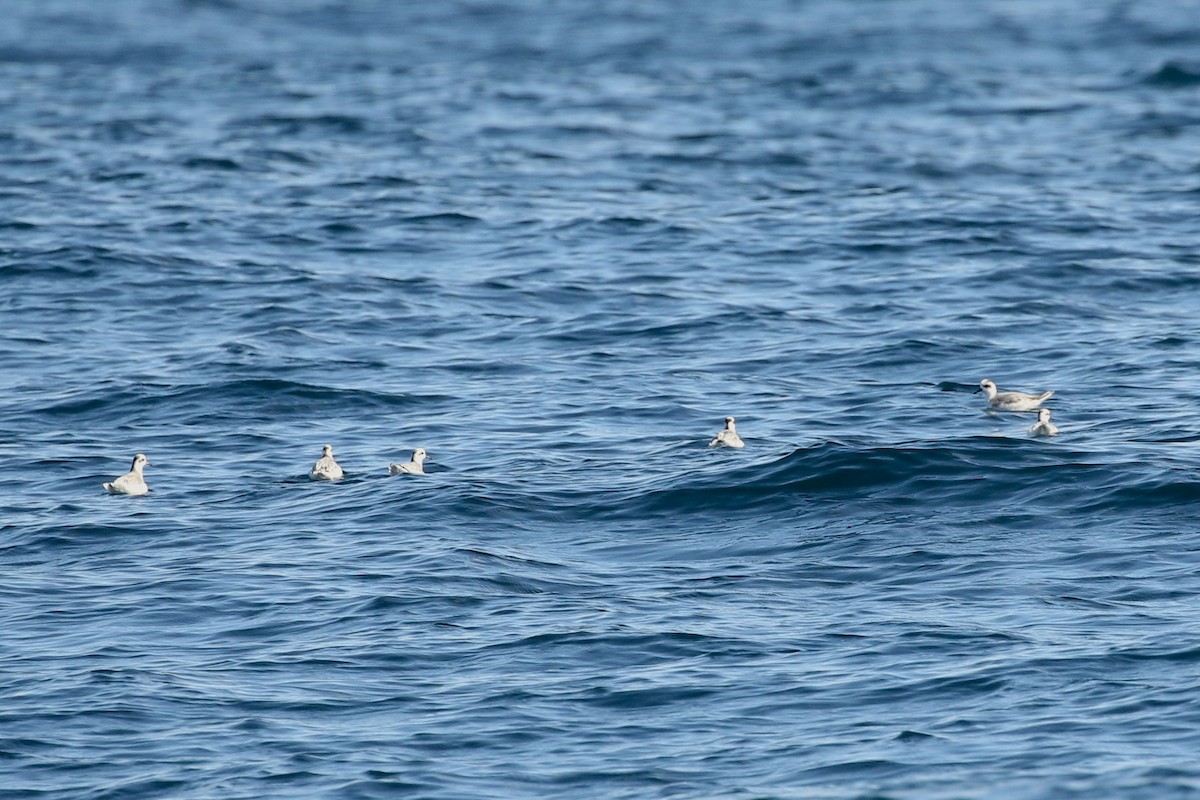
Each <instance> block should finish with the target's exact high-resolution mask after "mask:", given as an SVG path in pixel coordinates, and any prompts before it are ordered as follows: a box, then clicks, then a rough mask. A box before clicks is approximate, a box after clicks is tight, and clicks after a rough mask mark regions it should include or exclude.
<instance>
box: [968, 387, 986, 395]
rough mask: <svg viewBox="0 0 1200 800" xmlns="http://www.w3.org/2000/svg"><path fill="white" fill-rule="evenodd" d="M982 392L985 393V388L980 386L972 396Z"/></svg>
mask: <svg viewBox="0 0 1200 800" xmlns="http://www.w3.org/2000/svg"><path fill="white" fill-rule="evenodd" d="M982 391H983V387H982V386H980V387H979V388H978V389H976V390H975V391H973V392H971V394H979V393H980V392H982Z"/></svg>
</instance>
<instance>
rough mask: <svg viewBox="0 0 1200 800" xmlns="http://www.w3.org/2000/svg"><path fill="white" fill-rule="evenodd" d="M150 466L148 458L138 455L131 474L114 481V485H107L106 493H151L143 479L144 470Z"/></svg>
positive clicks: (130, 469) (135, 457)
mask: <svg viewBox="0 0 1200 800" xmlns="http://www.w3.org/2000/svg"><path fill="white" fill-rule="evenodd" d="M149 464H150V462H149V461H148V460H147V459H146V457H145V456H144V455H142V454H141V453H138V454H137V455H136V456H134V457H133V466H131V467H130V468H129V472H126V473H125V474H124V475H122V476H121V477H119V478H116V479H114V480H113V482H112V483H105V484H104V491H106V492H108V493H109V494H145V493H146V492H148V491H150V487H149V486H147V485H146V479H145V478H143V477H142V470H143V469H145V468H146V467H147V466H148V465H149Z"/></svg>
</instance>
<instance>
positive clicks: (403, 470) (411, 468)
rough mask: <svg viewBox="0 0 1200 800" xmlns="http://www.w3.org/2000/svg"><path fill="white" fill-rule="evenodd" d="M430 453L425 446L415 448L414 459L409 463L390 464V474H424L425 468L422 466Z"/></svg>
mask: <svg viewBox="0 0 1200 800" xmlns="http://www.w3.org/2000/svg"><path fill="white" fill-rule="evenodd" d="M427 458H429V454H428V453H426V452H425V448H424V447H418V448H417V449H416V450H413V454H412V460H411V461H409V462H408V463H407V464H388V475H424V474H425V468H424V467H423V466H421V464H422V463H424V461H425V459H427Z"/></svg>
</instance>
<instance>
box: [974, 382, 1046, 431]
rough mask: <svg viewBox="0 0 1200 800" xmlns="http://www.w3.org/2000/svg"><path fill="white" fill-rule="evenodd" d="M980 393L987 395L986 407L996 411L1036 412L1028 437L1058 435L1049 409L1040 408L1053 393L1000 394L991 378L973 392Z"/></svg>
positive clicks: (980, 383)
mask: <svg viewBox="0 0 1200 800" xmlns="http://www.w3.org/2000/svg"><path fill="white" fill-rule="evenodd" d="M980 392H985V393H986V394H987V401H988V406H990V407H991V408H994V409H996V410H997V411H1034V410H1037V412H1038V421H1037V422H1036V423H1035V424H1034V426H1033V427H1032V428H1030V429H1029V433H1030V435H1032V436H1055V435H1057V434H1058V426H1056V425H1055V424H1054V423H1053V422H1051V421H1050V409H1048V408H1042V407H1041V405H1042V403H1044V402H1045V401H1047V400H1049V399H1050V397H1051V396H1052V395H1053V394H1054V392H1053V391H1049V392H1042V393H1041V394H1028V393H1027V392H1002V391H1000V390H999V389H998V388H996V382H995V381H993V380H992V379H991V378H984V379H983V380H981V381H980V382H979V388H978V389H976V390H975V393H976V394H979V393H980Z"/></svg>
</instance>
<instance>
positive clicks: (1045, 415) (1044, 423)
mask: <svg viewBox="0 0 1200 800" xmlns="http://www.w3.org/2000/svg"><path fill="white" fill-rule="evenodd" d="M1029 435H1030V436H1057V435H1058V426H1057V425H1055V424H1054V423H1053V422H1051V421H1050V409H1048V408H1042V409H1038V421H1037V424H1036V425H1034V426H1033V427H1032V428H1030V429H1029Z"/></svg>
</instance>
